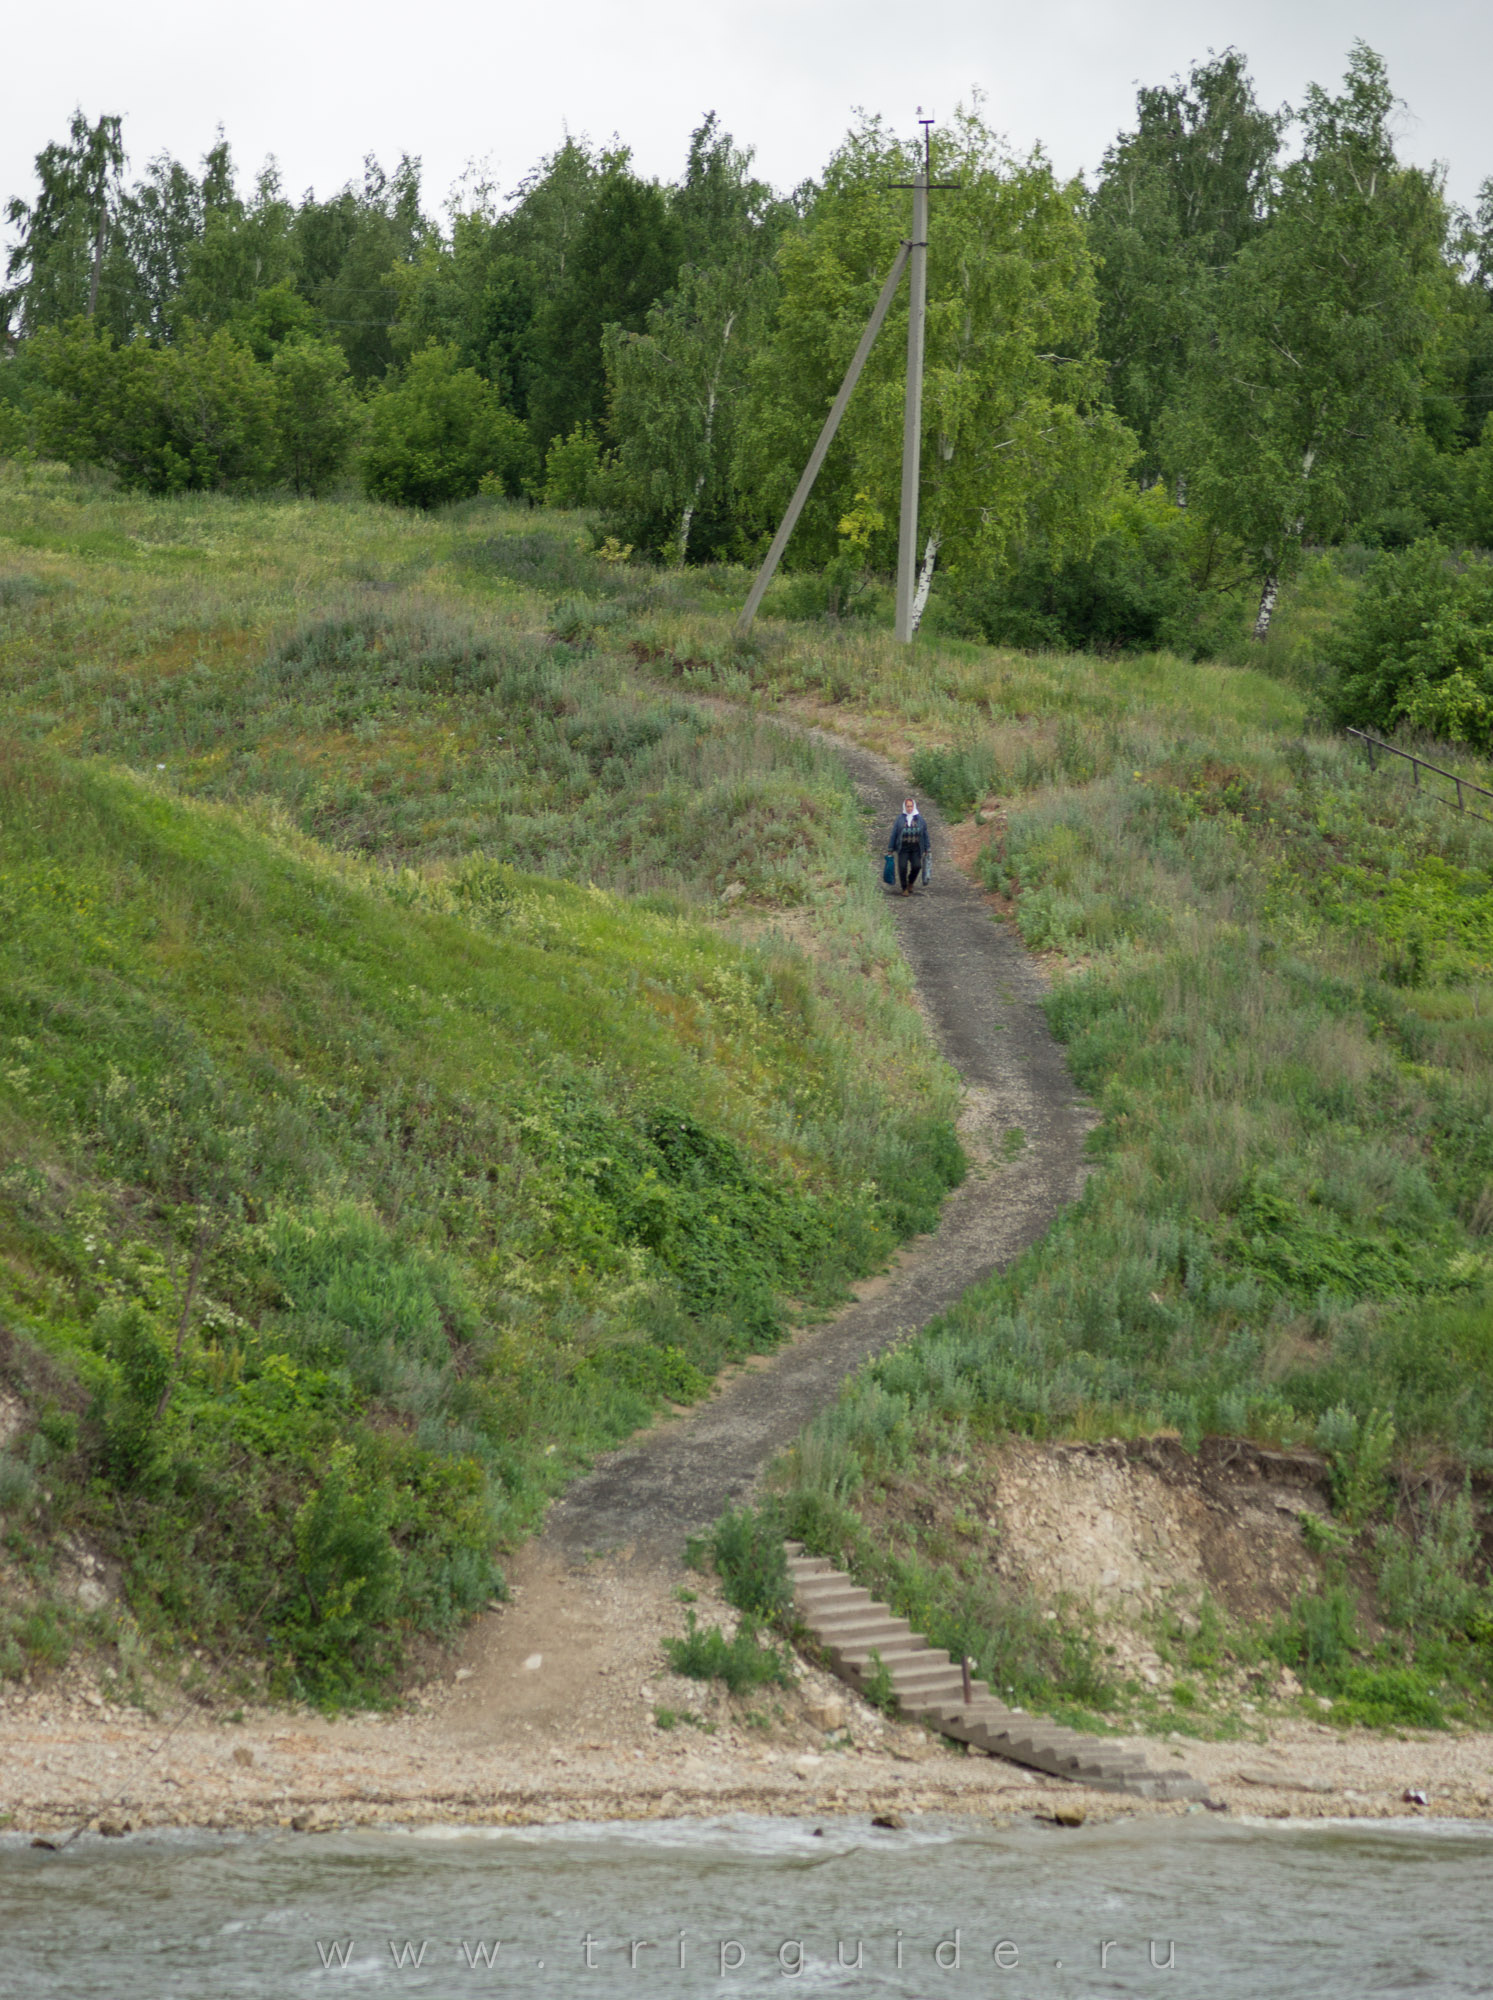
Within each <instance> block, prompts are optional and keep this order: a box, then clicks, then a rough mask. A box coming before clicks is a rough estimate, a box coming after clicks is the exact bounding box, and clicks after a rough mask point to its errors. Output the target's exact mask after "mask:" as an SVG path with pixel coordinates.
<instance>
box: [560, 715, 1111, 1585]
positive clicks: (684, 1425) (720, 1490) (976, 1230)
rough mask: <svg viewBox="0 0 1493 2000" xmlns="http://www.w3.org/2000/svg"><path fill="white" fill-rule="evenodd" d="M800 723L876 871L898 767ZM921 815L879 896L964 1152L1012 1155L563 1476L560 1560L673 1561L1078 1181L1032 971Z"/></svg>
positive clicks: (1011, 1249)
mask: <svg viewBox="0 0 1493 2000" xmlns="http://www.w3.org/2000/svg"><path fill="white" fill-rule="evenodd" d="M808 733H809V734H810V735H811V736H812V737H813V738H814V740H816V741H817V742H819V743H820V744H822V745H823V746H824V747H826V748H828V749H830V750H832V751H833V752H834V753H835V754H836V755H837V756H838V757H839V758H840V759H841V760H842V761H843V762H844V764H845V765H846V766H847V768H848V770H849V772H850V775H851V777H852V779H853V780H854V783H855V786H856V790H857V792H858V793H859V795H860V798H861V801H862V803H863V805H864V806H865V807H866V809H867V812H868V816H869V817H868V830H867V854H868V859H869V860H870V861H871V862H872V863H874V864H878V865H879V861H880V856H881V853H882V847H883V841H884V837H885V830H886V828H887V827H888V826H890V824H891V822H892V819H893V817H894V816H895V814H896V812H897V810H898V808H899V806H900V803H901V801H902V798H903V797H904V795H905V792H906V780H905V778H904V776H903V773H902V772H901V771H899V770H898V769H897V767H896V766H895V765H894V764H891V763H888V762H887V760H886V759H885V758H882V757H878V756H876V755H874V754H873V753H872V752H870V751H868V750H864V749H862V748H860V747H859V746H858V745H856V744H852V743H849V742H846V741H845V740H844V739H843V738H841V737H838V736H832V735H830V734H828V733H827V732H825V731H822V730H813V731H810V732H808ZM923 811H924V813H925V816H926V818H927V820H928V823H929V826H930V828H931V830H932V834H933V843H934V867H933V880H932V884H931V885H930V886H929V887H926V888H922V889H919V890H918V891H917V892H916V893H915V894H914V895H912V896H907V897H903V896H899V895H896V894H895V893H894V892H892V891H888V892H887V893H888V895H889V896H891V899H892V903H893V908H894V914H895V916H896V920H897V929H898V935H899V939H900V942H901V945H902V949H903V951H904V952H905V953H906V956H907V959H908V962H909V964H910V965H911V967H912V971H913V974H914V976H915V978H916V981H917V989H918V995H919V1000H920V1003H921V1005H922V1008H923V1011H924V1015H925V1017H926V1019H927V1020H928V1022H929V1025H930V1027H931V1029H932V1031H933V1034H934V1036H935V1037H936V1039H937V1041H938V1044H939V1047H940V1048H941V1049H942V1051H943V1053H944V1055H945V1056H946V1057H947V1059H948V1061H949V1062H950V1063H951V1064H952V1066H953V1067H954V1069H955V1070H957V1072H958V1074H959V1076H960V1077H961V1079H962V1080H963V1082H964V1085H965V1090H966V1105H967V1110H966V1118H965V1129H966V1132H967V1135H968V1136H967V1144H969V1147H970V1150H971V1151H972V1152H974V1153H975V1154H976V1155H979V1154H981V1153H984V1154H985V1155H987V1156H988V1157H989V1159H991V1160H995V1159H999V1158H1001V1156H1002V1154H1003V1152H1009V1153H1011V1154H1013V1155H1014V1157H1012V1158H1010V1159H1009V1160H1007V1161H1005V1163H1003V1164H999V1165H995V1164H981V1165H976V1166H975V1167H974V1168H973V1169H972V1171H971V1172H970V1174H969V1176H968V1177H967V1179H966V1180H965V1182H964V1183H963V1185H962V1186H961V1187H959V1188H958V1189H956V1190H955V1192H954V1193H953V1194H952V1195H951V1196H950V1197H949V1198H948V1199H947V1201H946V1202H945V1204H944V1209H943V1214H942V1217H941V1219H940V1222H939V1225H938V1228H937V1229H936V1230H934V1231H933V1232H932V1233H931V1234H929V1235H928V1236H926V1237H923V1238H920V1239H918V1240H917V1241H915V1242H914V1243H912V1244H911V1245H909V1246H908V1247H907V1249H906V1250H904V1252H903V1253H902V1256H901V1257H900V1259H899V1260H898V1263H897V1265H896V1267H895V1268H894V1270H893V1271H892V1272H891V1273H890V1274H889V1275H888V1276H887V1277H886V1278H883V1279H879V1280H875V1281H872V1283H871V1284H869V1285H868V1286H863V1287H862V1296H861V1297H859V1298H858V1299H857V1300H856V1301H855V1302H854V1303H853V1304H851V1305H849V1306H847V1307H846V1308H845V1309H844V1310H843V1311H841V1312H840V1313H839V1314H838V1315H837V1316H836V1317H835V1318H834V1319H833V1320H832V1321H830V1322H829V1323H828V1324H826V1325H823V1326H820V1327H815V1328H811V1329H809V1330H808V1331H807V1332H805V1333H803V1334H801V1335H800V1336H799V1337H798V1338H797V1339H796V1340H795V1341H793V1342H792V1343H791V1344H790V1345H788V1346H787V1347H785V1348H783V1349H781V1350H780V1351H779V1352H778V1353H776V1354H774V1355H772V1356H770V1357H769V1358H768V1359H766V1360H765V1361H764V1362H762V1363H760V1364H759V1365H755V1366H749V1367H746V1368H743V1369H740V1370H738V1371H736V1372H735V1373H734V1374H733V1375H731V1376H729V1377H728V1378H727V1379H726V1380H725V1381H724V1382H723V1383H722V1385H721V1386H720V1387H719V1389H718V1390H717V1392H716V1393H715V1394H714V1395H713V1396H712V1397H711V1398H709V1399H708V1400H707V1401H706V1402H704V1403H702V1404H699V1405H698V1406H697V1407H696V1408H694V1409H692V1410H691V1411H689V1412H688V1413H687V1414H686V1415H684V1416H682V1417H678V1418H675V1419H673V1420H672V1421H668V1422H666V1423H663V1424H660V1425H658V1426H656V1427H655V1428H654V1429H653V1430H651V1431H649V1432H647V1433H645V1434H644V1435H643V1436H642V1437H640V1438H637V1439H634V1440H633V1441H631V1442H630V1443H629V1444H627V1445H626V1446H624V1447H623V1448H621V1449H620V1450H618V1451H614V1452H611V1453H609V1454H608V1455H607V1456H606V1457H605V1458H603V1459H602V1460H601V1461H600V1462H599V1463H598V1464H597V1466H596V1468H595V1469H594V1470H593V1471H592V1472H591V1473H589V1474H588V1475H587V1476H586V1477H585V1478H583V1479H581V1480H578V1481H577V1482H576V1483H575V1485H573V1486H572V1487H570V1489H569V1490H568V1491H567V1492H566V1494H565V1496H564V1497H563V1499H562V1500H560V1501H559V1502H557V1503H556V1505H555V1506H554V1507H553V1508H552V1509H551V1512H550V1518H549V1522H548V1524H547V1526H546V1528H545V1531H544V1534H543V1536H542V1537H541V1545H542V1546H543V1547H545V1548H546V1549H548V1550H550V1551H552V1552H553V1553H554V1554H555V1555H556V1556H559V1557H561V1558H562V1559H565V1560H568V1561H570V1562H574V1561H575V1560H577V1559H584V1558H588V1557H592V1556H595V1555H599V1554H604V1553H610V1552H620V1551H622V1550H628V1551H630V1552H632V1553H633V1554H634V1555H643V1554H645V1553H646V1554H651V1555H656V1556H658V1557H660V1558H664V1559H667V1558H669V1557H673V1556H677V1555H678V1553H679V1551H680V1550H681V1549H682V1547H683V1545H684V1541H685V1539H686V1538H687V1537H688V1536H689V1535H690V1534H693V1533H698V1532H699V1531H700V1530H701V1529H703V1528H704V1527H706V1526H707V1525H708V1524H709V1523H710V1522H711V1521H713V1520H715V1519H716V1517H717V1516H718V1515H719V1514H720V1513H721V1511H722V1510H723V1509H724V1508H725V1507H726V1506H727V1505H728V1504H729V1503H731V1502H733V1501H739V1500H740V1499H742V1498H743V1497H744V1496H745V1495H746V1494H747V1493H748V1492H749V1491H750V1489H751V1487H752V1484H753V1481H754V1480H755V1479H756V1477H757V1475H758V1474H759V1472H760V1471H761V1470H762V1468H763V1467H764V1466H765V1465H766V1464H767V1463H768V1461H769V1460H770V1459H771V1458H772V1457H773V1456H774V1455H775V1454H776V1453H777V1452H779V1451H781V1450H782V1449H783V1448H784V1447H785V1446H786V1445H788V1444H789V1443H791V1441H792V1440H793V1438H794V1437H796V1436H797V1434H798V1432H799V1431H800V1430H801V1429H802V1428H803V1426H804V1424H805V1423H806V1422H807V1421H808V1420H809V1419H810V1418H811V1417H812V1416H814V1415H815V1413H816V1412H817V1411H819V1410H821V1409H823V1408H825V1407H826V1406H828V1405H829V1404H831V1403H832V1402H833V1401H834V1399H835V1397H836V1395H837V1394H838V1392H839V1388H840V1384H841V1383H842V1381H843V1380H844V1379H845V1377H846V1376H847V1375H849V1374H851V1373H852V1372H853V1371H854V1370H855V1369H856V1368H858V1367H859V1366H860V1365H861V1364H862V1363H863V1362H864V1361H866V1360H868V1359H869V1358H870V1357H871V1356H872V1355H874V1354H878V1353H880V1352H881V1351H882V1350H883V1349H884V1348H887V1347H889V1346H891V1345H892V1344H893V1343H894V1342H896V1341H898V1340H900V1339H902V1338H904V1337H905V1336H906V1335H908V1334H910V1333H913V1332H915V1331H917V1330H918V1329H919V1328H920V1327H923V1326H925V1325H926V1324H927V1323H928V1321H929V1320H931V1319H933V1318H934V1317H935V1316H936V1315H937V1314H938V1313H940V1312H943V1311H944V1310H946V1309H947V1308H948V1307H949V1306H952V1305H953V1304H954V1303H955V1301H956V1300H957V1299H959V1298H960V1296H961V1295H962V1294H963V1293H964V1292H965V1291H966V1290H967V1289H968V1288H969V1286H971V1285H973V1284H975V1283H976V1282H978V1281H979V1280H980V1279H982V1278H985V1277H987V1276H989V1274H990V1273H991V1272H993V1271H997V1270H1001V1269H1003V1268H1004V1267H1005V1266H1006V1265H1007V1264H1009V1263H1010V1262H1011V1261H1012V1259H1013V1258H1015V1257H1016V1256H1017V1255H1018V1254H1019V1253H1020V1252H1021V1251H1023V1250H1025V1249H1026V1248H1027V1247H1028V1245H1029V1244H1031V1243H1033V1242H1034V1241H1035V1240H1036V1239H1037V1238H1038V1237H1039V1236H1040V1235H1041V1233H1042V1231H1043V1230H1044V1229H1045V1228H1046V1227H1047V1225H1048V1223H1049V1222H1050V1221H1051V1220H1052V1218H1053V1216H1054V1215H1056V1214H1057V1212H1058V1211H1059V1209H1061V1208H1062V1207H1063V1206H1065V1204H1066V1203H1068V1202H1070V1201H1072V1200H1073V1199H1074V1197H1075V1196H1076V1195H1077V1194H1078V1192H1079V1190H1080V1189H1081V1187H1082V1185H1083V1175H1084V1168H1083V1140H1084V1135H1085V1133H1086V1132H1087V1131H1088V1129H1089V1127H1090V1126H1091V1124H1092V1123H1093V1116H1092V1113H1091V1112H1090V1110H1089V1109H1088V1107H1087V1106H1086V1105H1085V1104H1084V1103H1083V1101H1082V1100H1081V1099H1080V1097H1079V1096H1078V1093H1077V1091H1076V1090H1075V1088H1074V1085H1073V1081H1072V1079H1071V1077H1070V1076H1069V1074H1068V1070H1067V1066H1066V1063H1065V1061H1064V1058H1063V1055H1062V1052H1061V1050H1060V1049H1059V1048H1058V1046H1057V1044H1056V1043H1055V1042H1054V1041H1053V1039H1052V1036H1051V1034H1050V1032H1049V1031H1048V1027H1047V1022H1046V1018H1045V1016H1044V1014H1043V1011H1042V996H1043V990H1044V989H1043V982H1042V979H1041V975H1040V973H1039V972H1038V970H1037V967H1036V966H1035V965H1034V964H1033V962H1032V960H1031V959H1030V958H1029V957H1028V955H1027V954H1026V952H1025V951H1024V950H1023V948H1022V946H1021V944H1020V942H1019V940H1018V939H1017V938H1016V936H1015V934H1014V933H1013V932H1012V931H1010V930H1009V929H1007V928H1006V927H1004V926H1002V925H999V924H997V923H994V922H993V921H992V920H991V916H990V912H989V910H988V908H987V907H986V905H985V903H984V900H983V898H982V897H981V895H980V892H979V891H978V890H977V889H976V888H975V887H974V886H973V885H972V884H971V883H970V882H968V881H967V880H966V879H965V877H964V876H963V875H962V874H960V873H959V872H958V870H957V869H956V868H955V867H954V866H953V863H952V860H951V859H950V854H949V848H950V843H949V835H948V829H947V827H946V825H945V824H944V822H943V821H942V819H941V817H940V816H939V814H938V813H937V812H936V811H935V810H934V809H933V808H931V807H929V806H924V807H923ZM1016 1134H1019V1135H1020V1136H1019V1140H1018V1139H1017V1138H1016V1137H1014V1136H1013V1135H1016ZM1018 1146H1019V1150H1018Z"/></svg>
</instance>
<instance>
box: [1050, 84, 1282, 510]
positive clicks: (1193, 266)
mask: <svg viewBox="0 0 1493 2000" xmlns="http://www.w3.org/2000/svg"><path fill="white" fill-rule="evenodd" d="M1136 109H1137V122H1136V129H1135V131H1134V132H1130V133H1125V134H1122V135H1121V137H1120V138H1118V139H1117V140H1116V141H1115V143H1114V145H1112V146H1111V147H1110V149H1109V151H1108V152H1107V153H1106V154H1105V156H1104V163H1103V166H1102V168H1101V171H1100V175H1099V180H1098V184H1097V185H1096V187H1095V189H1094V192H1093V194H1092V196H1091V197H1090V200H1089V205H1088V215H1089V240H1090V244H1091V247H1092V249H1093V251H1094V254H1095V256H1096V258H1097V259H1098V265H1099V347H1100V351H1101V352H1102V353H1103V355H1104V358H1105V360H1106V361H1107V362H1108V363H1109V371H1110V395H1111V397H1112V399H1113V402H1114V405H1115V408H1116V409H1117V410H1118V411H1119V412H1120V414H1121V416H1123V417H1124V419H1125V421H1126V422H1127V423H1128V424H1129V425H1130V426H1131V427H1132V428H1133V430H1134V431H1135V433H1136V435H1137V437H1138V438H1139V439H1140V442H1141V450H1142V462H1141V469H1142V472H1143V473H1145V474H1154V473H1155V472H1157V471H1158V470H1159V457H1158V451H1157V426H1158V424H1159V421H1160V418H1161V416H1162V413H1163V412H1164V411H1165V410H1166V408H1167V407H1168V405H1169V404H1170V403H1171V402H1172V401H1173V399H1174V398H1175V396H1176V394H1177V391H1178V388H1179V385H1180V383H1181V381H1182V378H1183V376H1184V375H1185V373H1186V370H1187V366H1188V353H1189V349H1190V348H1191V347H1192V345H1193V344H1194V342H1195V341H1196V339H1197V338H1198V336H1199V333H1200V331H1201V330H1202V329H1203V328H1205V327H1206V325H1207V322H1208V320H1209V317H1210V315H1211V312H1212V310H1213V301H1214V296H1215V293H1216V289H1217V286H1218V283H1219V281H1220V280H1221V278H1222V276H1223V274H1224V272H1225V271H1226V270H1227V269H1228V267H1229V265H1230V263H1231V262H1232V261H1233V258H1234V257H1235V255H1236V254H1237V253H1238V251H1239V250H1241V249H1242V248H1243V246H1244V245H1245V244H1246V243H1248V242H1251V241H1252V240H1253V239H1254V238H1255V237H1256V236H1257V235H1258V234H1259V232H1260V230H1261V229H1262V228H1263V226H1264V221H1265V213H1266V205H1267V201H1268V198H1269V194H1270V190H1271V186H1272V181H1273V174H1274V167H1275V160H1276V155H1277V152H1278V150H1279V146H1280V141H1281V135H1282V132H1283V131H1284V129H1285V126H1286V124H1287V122H1288V120H1289V115H1290V114H1289V113H1288V112H1287V111H1285V110H1281V111H1273V112H1272V111H1264V110H1262V109H1261V107H1260V106H1259V104H1258V103H1257V102H1256V99H1255V95H1254V87H1253V85H1252V83H1251V81H1250V78H1249V74H1248V71H1247V69H1246V67H1245V59H1244V57H1243V56H1242V55H1240V54H1239V52H1238V51H1237V50H1236V49H1226V50H1225V51H1224V52H1223V54H1222V55H1221V56H1211V57H1210V59H1209V60H1208V61H1207V62H1203V63H1194V65H1193V67H1192V69H1191V70H1190V72H1189V73H1188V76H1187V78H1186V80H1185V81H1184V80H1183V79H1182V78H1180V77H1178V78H1174V79H1173V82H1172V84H1171V86H1170V87H1168V86H1165V85H1163V86H1159V87H1157V88H1154V89H1144V90H1142V91H1140V92H1139V94H1138V96H1137V99H1136Z"/></svg>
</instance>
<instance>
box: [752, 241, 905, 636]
mask: <svg viewBox="0 0 1493 2000" xmlns="http://www.w3.org/2000/svg"><path fill="white" fill-rule="evenodd" d="M911 248H912V245H911V244H910V243H903V244H901V245H899V247H898V250H897V255H896V257H895V259H894V260H893V263H892V268H891V270H890V271H889V272H888V273H887V280H886V283H885V284H884V285H883V286H882V288H881V296H880V298H879V299H878V300H877V301H876V307H875V310H874V311H873V312H872V314H871V317H870V318H869V319H868V320H867V321H866V330H865V332H864V333H863V334H862V335H861V340H860V346H859V347H857V348H856V350H855V353H854V355H853V356H852V357H851V362H850V366H849V367H848V368H847V369H846V370H845V380H844V381H843V382H842V383H841V384H840V393H839V395H838V396H836V398H835V400H834V402H833V403H832V404H831V405H830V412H829V415H828V416H827V417H826V418H825V420H824V429H823V430H822V431H821V432H820V433H819V442H818V443H817V444H816V445H815V446H814V449H813V450H812V451H811V452H810V453H809V462H808V464H807V465H806V466H805V467H804V469H803V476H802V478H801V479H800V480H799V482H798V485H797V486H796V487H795V488H794V492H793V498H792V499H791V500H790V501H789V502H788V508H787V512H786V513H785V514H784V515H783V518H782V520H781V521H780V522H779V524H778V532H777V533H776V534H775V535H774V536H773V538H772V547H771V548H770V549H769V550H768V551H767V554H766V556H765V557H764V558H763V562H762V567H761V569H759V570H758V572H757V576H756V580H755V581H754V583H753V584H752V587H751V590H750V591H749V592H748V594H747V601H746V603H745V604H744V605H743V606H742V609H741V616H740V618H738V619H737V621H736V629H737V631H738V632H749V631H750V630H751V626H752V620H753V619H754V618H755V617H756V615H757V612H758V609H759V608H760V606H761V603H762V599H763V598H764V596H765V595H766V594H767V586H768V585H769V584H770V583H771V582H772V579H773V575H774V572H775V571H776V569H777V566H778V564H779V563H780V562H781V561H782V557H783V551H784V549H785V548H787V546H788V537H789V536H790V535H791V534H792V533H793V530H794V528H795V526H796V525H797V522H798V517H799V515H800V514H801V513H802V512H803V510H804V502H805V501H806V500H807V499H808V497H809V495H810V493H811V492H812V491H813V488H814V481H815V480H816V479H817V478H818V477H819V468H820V467H821V466H822V465H823V464H824V461H825V457H826V455H827V453H828V451H829V448H830V446H831V445H832V444H833V443H834V438H835V432H836V431H837V430H838V429H839V428H840V419H841V417H843V416H844V414H845V409H846V406H847V404H848V403H849V401H850V397H851V392H852V391H853V389H854V388H855V385H856V383H857V382H858V381H859V380H860V374H861V370H862V369H863V368H864V367H865V365H866V358H867V356H868V355H869V354H870V352H871V348H872V345H873V343H874V342H875V339H876V336H877V334H878V333H880V331H881V322H882V321H883V320H884V319H885V318H886V316H887V311H888V309H889V307H890V306H891V303H892V300H893V298H894V297H895V296H896V291H897V286H898V283H899V282H900V280H901V277H902V273H903V271H904V270H905V269H906V268H907V258H908V253H909V252H910V250H911Z"/></svg>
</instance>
